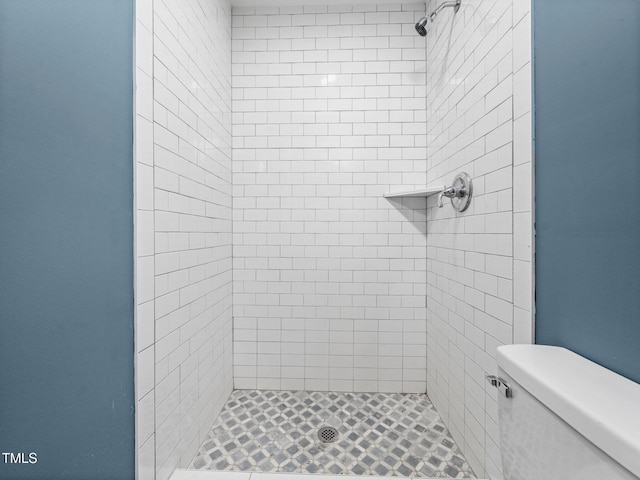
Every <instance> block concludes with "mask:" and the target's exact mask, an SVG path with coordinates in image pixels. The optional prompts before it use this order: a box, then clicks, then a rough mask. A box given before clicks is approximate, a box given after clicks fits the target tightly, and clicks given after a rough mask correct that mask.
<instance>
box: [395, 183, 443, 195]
mask: <svg viewBox="0 0 640 480" xmlns="http://www.w3.org/2000/svg"><path fill="white" fill-rule="evenodd" d="M444 188H445V187H444V185H436V186H427V187H424V188H420V189H417V190H404V191H401V192H387V193H385V194H384V195H383V196H384V198H396V197H430V196H431V195H435V194H436V193H440V192H441V191H443V190H444Z"/></svg>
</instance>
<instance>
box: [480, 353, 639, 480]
mask: <svg viewBox="0 0 640 480" xmlns="http://www.w3.org/2000/svg"><path fill="white" fill-rule="evenodd" d="M497 361H498V367H499V374H498V375H497V376H495V377H492V376H491V377H487V378H488V379H489V380H490V381H492V383H493V384H494V386H496V387H497V388H498V389H499V390H500V392H499V400H498V409H499V422H500V442H501V450H502V465H503V471H504V478H505V480H555V479H558V480H638V479H640V384H637V383H635V382H633V381H631V380H628V379H626V378H624V377H622V376H620V375H618V374H616V373H614V372H612V371H610V370H607V369H605V368H603V367H601V366H599V365H597V364H595V363H593V362H591V361H589V360H587V359H585V358H583V357H581V356H579V355H576V354H575V353H573V352H571V351H569V350H566V349H564V348H560V347H549V346H544V345H507V346H503V347H499V348H498V355H497Z"/></svg>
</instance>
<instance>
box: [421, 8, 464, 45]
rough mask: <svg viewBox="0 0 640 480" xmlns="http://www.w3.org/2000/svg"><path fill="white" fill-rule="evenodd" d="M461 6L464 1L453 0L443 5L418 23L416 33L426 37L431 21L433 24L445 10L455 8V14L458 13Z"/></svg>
mask: <svg viewBox="0 0 640 480" xmlns="http://www.w3.org/2000/svg"><path fill="white" fill-rule="evenodd" d="M461 4H462V0H451V1H448V2H443V3H441V4H440V5H438V6H437V7H436V9H435V10H434V11H433V12H431V13H430V14H429V15H427V16H426V17H422V18H421V19H420V20H418V23H416V32H418V34H419V35H420V36H421V37H425V36H426V35H427V31H428V28H427V25H428V24H429V20H431V22H433V20H434V19H435V18H436V15H438V14H439V13H440V11H441V10H442V9H443V8H448V7H453V13H458V10H460V5H461Z"/></svg>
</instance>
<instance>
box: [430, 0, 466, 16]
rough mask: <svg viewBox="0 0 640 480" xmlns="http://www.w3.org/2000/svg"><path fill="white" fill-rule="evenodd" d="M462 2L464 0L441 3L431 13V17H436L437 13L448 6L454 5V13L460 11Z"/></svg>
mask: <svg viewBox="0 0 640 480" xmlns="http://www.w3.org/2000/svg"><path fill="white" fill-rule="evenodd" d="M461 3H462V0H454V1H451V2H444V3H441V4H440V5H438V6H437V7H436V9H435V10H434V11H433V12H431V13H430V14H429V19H431V20H433V19H434V18H435V17H436V15H438V14H439V13H440V12H441V11H442V10H443V9H444V8H448V7H453V11H454V13H458V10H460V4H461Z"/></svg>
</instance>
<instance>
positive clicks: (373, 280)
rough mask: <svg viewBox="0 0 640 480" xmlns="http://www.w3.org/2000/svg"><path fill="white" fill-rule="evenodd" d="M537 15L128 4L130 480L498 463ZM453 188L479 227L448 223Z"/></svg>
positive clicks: (520, 304)
mask: <svg viewBox="0 0 640 480" xmlns="http://www.w3.org/2000/svg"><path fill="white" fill-rule="evenodd" d="M516 3H517V5H516ZM524 3H528V2H522V4H524ZM448 7H452V8H448ZM527 9H528V7H527V8H524V7H523V6H522V5H521V4H520V3H518V2H513V1H512V0H497V1H488V0H482V1H481V2H475V3H474V4H471V3H469V4H466V3H464V2H463V3H461V2H460V1H454V2H444V3H441V2H434V1H429V2H427V3H426V4H425V3H409V2H391V3H380V4H378V3H374V4H362V3H349V2H339V3H335V2H331V3H330V4H326V3H325V4H323V3H322V2H318V1H315V2H304V3H300V4H297V5H281V6H274V5H265V4H264V3H260V2H255V3H251V2H244V1H242V2H240V1H239V2H237V3H236V4H234V5H233V6H232V5H230V4H229V3H228V2H226V1H224V0H190V1H187V2H185V1H183V0H153V1H151V0H138V1H137V2H136V17H137V21H136V162H135V176H136V205H135V208H136V211H135V213H136V332H137V334H136V390H137V397H138V403H137V425H136V427H137V428H136V436H137V439H136V440H137V474H138V478H140V479H157V480H166V479H168V478H169V477H170V476H171V474H172V472H173V471H174V470H175V469H176V468H193V469H203V470H206V469H211V470H224V471H263V472H297V473H328V474H349V475H361V474H362V475H367V474H368V475H389V476H390V475H395V476H416V477H426V478H428V477H438V478H473V477H474V474H475V475H477V476H479V477H485V476H487V475H488V474H493V473H494V472H495V471H496V469H498V468H499V467H498V466H499V464H500V462H499V453H498V452H497V447H496V445H497V444H496V441H497V434H496V429H495V425H496V420H497V419H496V415H495V412H497V408H496V405H495V398H494V397H493V396H494V392H493V391H492V390H491V389H489V388H486V387H485V385H484V384H483V382H484V372H487V371H493V370H492V368H493V366H492V361H493V351H494V349H495V346H496V345H498V344H503V343H513V342H514V341H522V340H523V341H526V340H527V338H526V337H527V335H529V336H530V328H531V326H530V311H531V309H530V305H529V304H528V303H527V302H530V299H527V298H526V295H525V294H524V293H523V292H526V291H527V288H530V282H529V283H527V279H526V272H527V269H529V272H530V242H529V243H528V247H527V241H528V240H527V235H528V233H527V228H529V227H528V226H527V223H526V218H527V217H526V216H527V215H529V219H530V209H531V205H530V203H529V204H527V203H526V202H524V203H523V202H519V203H517V204H516V202H515V199H514V198H513V195H512V183H511V182H512V178H514V175H517V174H516V173H515V168H516V164H517V166H519V167H524V168H527V167H530V153H529V157H528V159H527V158H526V157H525V156H520V155H519V156H518V160H517V161H516V160H515V156H514V155H515V153H514V152H515V151H516V150H517V151H518V152H519V153H521V152H523V151H526V148H527V145H526V142H525V140H524V139H523V138H522V137H519V138H516V137H515V135H514V133H513V131H514V128H515V127H514V126H515V125H516V123H517V121H518V120H521V121H522V122H524V121H525V120H526V117H527V115H529V111H528V110H526V102H524V101H520V100H518V101H516V100H514V99H515V98H516V97H518V98H520V95H522V96H523V98H524V96H526V92H524V91H519V90H518V88H522V86H521V85H518V86H516V84H515V83H514V78H515V74H516V72H517V71H520V70H522V69H526V68H527V65H528V64H529V61H530V56H529V57H526V56H525V57H524V58H525V60H526V61H523V63H522V64H520V63H519V62H521V59H518V60H517V61H516V60H515V59H514V58H515V57H514V51H515V50H514V49H515V43H516V40H515V36H516V30H515V26H516V25H523V24H526V23H527V22H526V18H528V17H527V15H528V10H527ZM416 31H417V32H418V34H416ZM526 34H527V32H526V31H518V32H517V35H526ZM423 37H424V38H423ZM523 118H524V119H525V120H522V119H523ZM529 140H530V138H529ZM529 152H530V150H529ZM524 168H523V170H524ZM461 171H465V172H467V173H468V174H469V175H470V177H471V178H473V182H474V184H473V185H474V193H473V201H472V202H471V204H470V206H469V208H468V210H466V211H464V212H458V211H456V210H454V209H453V208H452V207H451V205H449V203H448V202H447V203H445V204H444V206H443V207H442V208H438V205H437V202H436V196H433V195H432V194H433V193H439V192H440V190H441V188H436V187H434V186H444V185H448V184H449V182H450V181H451V180H452V179H453V178H454V176H455V175H456V174H457V173H458V172H461ZM425 187H426V188H425ZM394 191H395V192H397V191H413V192H416V191H419V192H422V193H418V194H416V193H411V194H407V195H404V196H403V195H400V196H394V197H389V198H385V196H384V195H385V193H388V192H394ZM512 200H514V201H512ZM516 214H522V217H518V220H516V217H517V215H516ZM529 224H530V222H529ZM516 228H517V229H519V230H518V232H516ZM529 230H530V228H529ZM529 233H530V231H529ZM516 234H519V235H520V236H519V237H518V238H519V240H516V238H515V237H516ZM518 242H520V243H518ZM514 245H515V246H516V248H515V249H514V248H513V247H514ZM527 248H529V250H527ZM516 255H518V259H516ZM528 256H529V257H528ZM516 260H517V261H519V262H520V265H519V266H518V267H516ZM518 268H519V270H518ZM516 272H517V273H518V275H519V276H517V277H516ZM516 283H517V285H516ZM516 315H517V316H518V317H517V318H518V320H517V322H516V321H515V316H516ZM527 315H529V319H527ZM527 322H529V323H527ZM527 325H528V326H527ZM527 329H528V330H527ZM529 341H530V338H529Z"/></svg>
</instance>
